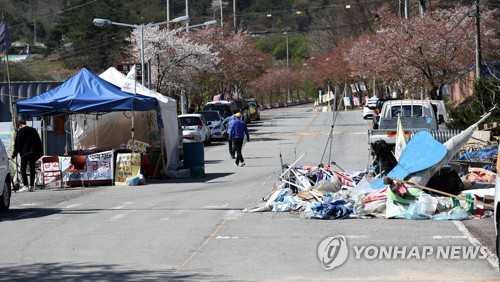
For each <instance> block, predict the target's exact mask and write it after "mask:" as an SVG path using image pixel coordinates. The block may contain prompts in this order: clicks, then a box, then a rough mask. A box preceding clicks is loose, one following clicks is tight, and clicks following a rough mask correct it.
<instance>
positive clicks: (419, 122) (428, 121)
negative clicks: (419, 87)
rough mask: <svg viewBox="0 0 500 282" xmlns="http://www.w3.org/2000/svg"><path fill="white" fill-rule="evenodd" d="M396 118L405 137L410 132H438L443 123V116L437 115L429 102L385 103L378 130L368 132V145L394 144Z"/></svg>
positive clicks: (404, 101) (402, 101)
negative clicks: (377, 143) (399, 119)
mask: <svg viewBox="0 0 500 282" xmlns="http://www.w3.org/2000/svg"><path fill="white" fill-rule="evenodd" d="M398 116H401V123H402V125H403V130H404V131H405V135H406V136H407V137H408V136H409V134H410V131H412V130H438V126H439V124H441V123H444V116H443V115H441V114H440V115H439V116H438V115H437V108H436V106H433V104H432V103H431V101H429V100H391V101H386V102H385V103H384V105H383V106H382V110H381V111H380V116H379V121H378V129H369V130H368V140H369V143H370V144H373V143H375V142H376V141H379V140H384V141H385V142H386V143H387V144H389V145H394V144H395V143H396V132H397V125H398Z"/></svg>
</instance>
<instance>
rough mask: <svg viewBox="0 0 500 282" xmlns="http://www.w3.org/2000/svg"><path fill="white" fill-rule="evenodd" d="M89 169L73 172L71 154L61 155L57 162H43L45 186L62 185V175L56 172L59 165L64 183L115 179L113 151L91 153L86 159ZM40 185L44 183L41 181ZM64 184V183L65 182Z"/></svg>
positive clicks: (54, 186)
mask: <svg viewBox="0 0 500 282" xmlns="http://www.w3.org/2000/svg"><path fill="white" fill-rule="evenodd" d="M86 164H87V170H86V171H85V172H75V173H71V172H70V171H69V169H70V167H71V156H61V157H59V164H57V163H55V162H54V163H42V164H41V166H42V167H41V169H42V172H43V174H42V176H43V178H44V181H45V188H56V187H61V181H60V180H61V176H60V175H59V172H54V171H53V170H57V167H58V168H59V169H60V170H61V171H62V180H63V183H67V182H68V181H82V180H84V181H90V183H91V182H92V181H94V180H110V181H111V180H112V179H113V151H112V150H110V151H105V152H99V153H95V154H90V155H88V156H87V160H86ZM39 184H40V185H41V184H42V183H39ZM63 185H64V184H63Z"/></svg>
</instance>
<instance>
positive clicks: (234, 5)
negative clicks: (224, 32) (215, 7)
mask: <svg viewBox="0 0 500 282" xmlns="http://www.w3.org/2000/svg"><path fill="white" fill-rule="evenodd" d="M233 28H234V33H236V0H233Z"/></svg>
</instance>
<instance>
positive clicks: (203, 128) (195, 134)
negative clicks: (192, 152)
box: [178, 114, 212, 145]
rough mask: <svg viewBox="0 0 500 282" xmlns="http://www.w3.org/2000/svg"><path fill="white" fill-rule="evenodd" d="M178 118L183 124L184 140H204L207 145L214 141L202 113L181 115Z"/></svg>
mask: <svg viewBox="0 0 500 282" xmlns="http://www.w3.org/2000/svg"><path fill="white" fill-rule="evenodd" d="M178 118H179V122H180V124H181V126H182V136H183V138H184V142H204V143H205V144H206V145H208V144H210V143H211V142H212V134H211V132H210V129H209V128H208V125H207V121H206V120H205V118H204V117H203V116H202V115H201V114H185V115H179V117H178Z"/></svg>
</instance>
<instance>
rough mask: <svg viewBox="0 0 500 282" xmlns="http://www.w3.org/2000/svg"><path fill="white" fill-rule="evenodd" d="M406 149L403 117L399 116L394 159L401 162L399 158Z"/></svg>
mask: <svg viewBox="0 0 500 282" xmlns="http://www.w3.org/2000/svg"><path fill="white" fill-rule="evenodd" d="M405 147H406V138H405V132H404V130H403V124H402V123H401V116H399V115H398V130H397V131H396V148H395V149H394V157H396V160H397V161H399V157H401V154H402V153H403V150H404V149H405Z"/></svg>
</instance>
